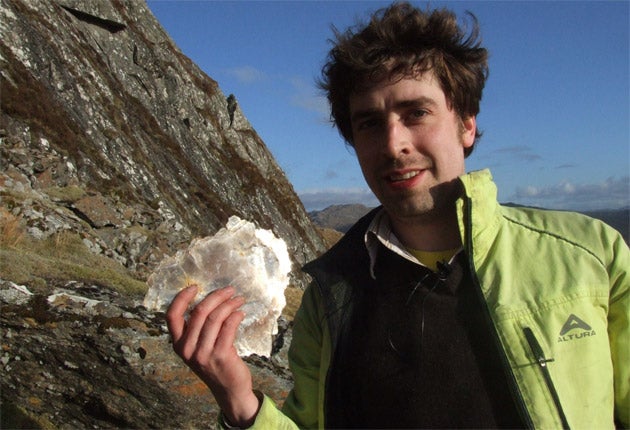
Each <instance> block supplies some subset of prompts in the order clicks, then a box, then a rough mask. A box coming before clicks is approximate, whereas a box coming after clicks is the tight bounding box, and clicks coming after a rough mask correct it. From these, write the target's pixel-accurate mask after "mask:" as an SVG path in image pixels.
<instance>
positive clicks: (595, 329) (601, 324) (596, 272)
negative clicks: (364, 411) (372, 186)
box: [254, 171, 630, 429]
mask: <svg viewBox="0 0 630 430" xmlns="http://www.w3.org/2000/svg"><path fill="white" fill-rule="evenodd" d="M460 179H461V182H462V183H463V185H464V190H465V191H464V195H463V197H462V198H460V199H459V200H458V201H457V212H458V219H459V227H460V232H461V237H462V242H463V244H464V250H465V252H466V255H467V256H468V260H469V264H470V268H471V271H472V273H473V278H474V282H475V284H476V286H477V287H478V290H479V293H480V294H482V295H483V297H484V299H485V302H486V303H487V317H488V318H489V319H490V320H491V321H492V322H493V325H494V328H495V330H494V335H495V339H496V341H497V342H498V343H499V345H500V346H501V349H502V351H503V353H504V354H503V356H502V357H501V359H502V361H503V363H504V365H505V367H506V371H507V373H508V375H509V376H508V378H509V380H510V383H511V384H510V385H511V387H512V394H513V397H514V399H515V402H516V404H517V408H518V409H519V411H520V412H521V415H522V418H523V420H524V421H525V422H526V423H527V424H528V427H531V428H561V427H571V428H587V429H593V428H613V427H614V426H615V422H616V423H617V425H621V426H624V427H628V426H630V394H629V393H630V292H629V291H628V290H629V288H630V276H629V275H628V269H629V268H630V251H629V250H628V246H627V244H626V243H625V242H624V240H623V238H622V237H621V235H620V234H619V233H617V232H616V231H615V230H613V229H612V228H610V227H608V226H606V225H605V224H604V223H601V222H599V221H597V220H594V219H591V218H588V217H585V216H582V215H579V214H574V213H567V212H556V211H543V210H535V209H524V208H509V207H503V206H500V205H499V204H498V203H497V200H496V187H495V185H494V183H493V182H492V177H491V175H490V173H489V172H488V171H480V172H474V173H471V174H467V175H464V176H462V177H461V178H460ZM372 216H373V215H368V216H367V217H365V218H364V219H362V220H360V221H359V222H358V223H357V224H356V225H355V227H353V229H352V230H351V231H349V232H348V233H347V234H346V236H345V237H344V238H343V239H342V240H341V241H340V242H339V243H338V244H337V245H336V246H335V247H333V248H332V249H331V250H329V251H328V252H327V253H326V254H324V255H323V256H322V257H320V258H319V259H317V260H315V261H314V262H312V263H310V264H308V265H307V266H305V270H306V271H307V272H308V273H310V274H311V275H313V277H314V279H315V281H314V282H313V284H311V286H309V288H308V289H307V290H306V291H305V293H304V298H303V301H302V306H301V308H300V310H299V311H298V313H297V315H296V317H295V321H294V328H293V341H292V344H291V348H290V352H289V360H290V365H291V370H292V372H293V375H294V379H295V388H294V390H293V391H291V393H290V394H289V396H288V397H287V399H286V401H285V403H284V405H283V408H282V412H280V411H279V410H278V409H276V408H275V406H274V404H273V402H272V401H271V400H270V399H269V398H265V400H264V402H263V405H262V407H261V410H260V412H259V414H258V417H257V419H256V423H255V424H254V428H273V429H281V428H296V427H300V428H323V427H324V424H325V410H326V377H327V374H328V370H329V365H330V363H331V360H332V352H333V351H335V348H336V346H337V342H336V339H338V338H339V336H341V335H342V334H343V329H344V321H345V318H347V315H349V313H350V312H351V303H352V301H351V300H350V291H351V288H350V287H349V286H350V285H355V286H360V285H362V282H364V281H365V280H366V277H367V276H369V274H368V267H369V266H368V264H369V262H368V257H367V252H366V250H365V246H363V234H364V232H365V230H366V229H367V226H368V225H369V221H370V220H371V217H372Z"/></svg>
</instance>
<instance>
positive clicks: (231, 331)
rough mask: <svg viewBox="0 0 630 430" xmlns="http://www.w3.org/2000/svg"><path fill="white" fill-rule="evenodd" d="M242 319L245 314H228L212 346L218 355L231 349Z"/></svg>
mask: <svg viewBox="0 0 630 430" xmlns="http://www.w3.org/2000/svg"><path fill="white" fill-rule="evenodd" d="M244 319H245V312H243V311H236V312H232V314H230V316H229V317H228V318H227V319H226V320H225V322H224V323H223V326H222V327H221V332H220V334H219V337H218V338H217V341H216V343H215V345H214V348H215V349H216V350H217V351H218V352H219V354H221V353H222V352H225V351H227V350H229V349H231V348H232V347H233V346H234V341H235V340H236V333H237V330H238V326H239V325H240V324H241V322H243V320H244Z"/></svg>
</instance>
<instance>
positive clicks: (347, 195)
mask: <svg viewBox="0 0 630 430" xmlns="http://www.w3.org/2000/svg"><path fill="white" fill-rule="evenodd" d="M298 195H299V197H300V200H302V204H303V205H304V207H305V208H306V210H307V211H309V212H310V211H314V210H321V209H325V208H327V207H328V206H332V205H345V204H357V203H358V204H362V205H365V206H368V207H376V206H378V205H379V202H378V200H377V199H376V197H374V194H372V192H371V191H370V190H369V189H367V188H328V189H319V190H317V189H314V190H305V191H301V192H298Z"/></svg>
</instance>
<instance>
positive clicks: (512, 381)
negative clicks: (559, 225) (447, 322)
mask: <svg viewBox="0 0 630 430" xmlns="http://www.w3.org/2000/svg"><path fill="white" fill-rule="evenodd" d="M465 208H466V215H465V216H466V218H465V220H466V231H465V240H466V243H465V247H466V253H467V257H468V265H469V267H470V272H471V277H472V281H473V284H474V285H475V289H476V290H477V294H478V295H479V298H480V299H481V303H482V304H483V305H482V307H481V308H482V310H483V314H484V317H485V318H486V321H488V322H489V326H490V327H491V328H492V330H491V337H492V339H493V341H494V344H495V346H496V348H497V351H499V359H500V360H501V364H502V366H503V369H505V371H506V374H507V379H508V387H509V388H510V391H511V392H512V398H513V399H514V401H515V403H516V409H517V410H518V412H519V413H520V415H521V418H522V419H523V421H524V424H525V426H526V427H527V428H530V429H533V428H534V423H533V421H532V418H531V416H530V414H529V411H528V410H527V406H526V405H525V401H524V400H523V395H522V394H521V390H520V389H519V388H518V384H517V382H516V378H515V376H514V372H512V367H511V366H510V363H509V361H508V358H507V355H506V354H505V350H504V349H503V346H502V345H501V341H500V340H499V334H498V333H497V330H496V328H495V326H494V322H493V321H492V316H491V315H490V310H489V309H488V303H487V302H486V298H485V297H484V296H483V292H482V290H481V283H480V282H479V278H477V270H476V269H475V262H474V259H473V242H472V200H471V199H470V197H467V198H466V205H465Z"/></svg>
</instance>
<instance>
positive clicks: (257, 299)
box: [143, 216, 291, 357]
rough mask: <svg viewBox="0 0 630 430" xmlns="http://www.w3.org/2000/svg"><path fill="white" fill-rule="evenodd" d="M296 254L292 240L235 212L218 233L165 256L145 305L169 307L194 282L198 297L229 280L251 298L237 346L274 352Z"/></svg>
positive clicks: (245, 353)
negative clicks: (291, 251)
mask: <svg viewBox="0 0 630 430" xmlns="http://www.w3.org/2000/svg"><path fill="white" fill-rule="evenodd" d="M290 271H291V259H290V258H289V254H288V252H287V246H286V244H285V242H284V241H283V240H282V239H279V238H277V237H276V236H275V235H274V234H273V232H271V231H270V230H264V229H258V228H256V226H255V225H254V224H253V223H251V222H249V221H246V220H242V219H240V218H238V217H236V216H233V217H230V219H229V220H228V223H227V225H226V227H225V228H222V229H221V230H219V231H218V232H217V233H216V234H215V235H214V236H208V237H205V238H201V239H194V240H193V241H192V242H191V244H190V245H189V247H188V248H187V249H184V250H181V251H179V252H177V254H175V255H174V256H172V257H167V258H165V259H164V260H163V261H162V262H161V263H160V264H159V266H158V267H157V268H156V269H155V271H154V272H153V273H152V274H151V276H150V277H149V279H148V281H147V283H148V285H149V290H148V291H147V294H146V296H145V298H144V302H143V305H144V306H145V307H146V308H147V309H150V310H166V308H167V307H168V305H169V304H170V303H171V301H172V300H173V298H174V297H175V295H176V294H177V293H178V292H179V291H181V290H182V289H183V288H186V287H187V286H189V285H196V286H197V287H198V288H199V292H198V294H197V297H196V298H195V301H194V303H195V304H196V303H198V302H199V301H201V300H202V299H203V298H204V297H206V296H207V295H208V294H209V293H211V292H212V291H215V290H217V289H219V288H223V287H226V286H228V285H230V286H232V287H234V288H235V289H236V294H238V295H242V296H243V297H244V298H245V300H246V303H245V304H244V305H243V307H242V310H243V312H245V319H244V320H243V322H242V323H241V325H240V326H239V330H238V333H237V337H236V340H235V347H236V350H237V352H238V354H239V355H241V356H248V355H251V354H257V355H261V356H266V357H268V356H270V354H271V347H272V335H273V334H276V333H277V330H278V326H277V319H278V317H279V316H280V314H281V312H282V309H283V308H284V306H285V304H286V302H285V298H284V290H285V288H286V287H287V285H288V283H289V272H290Z"/></svg>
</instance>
